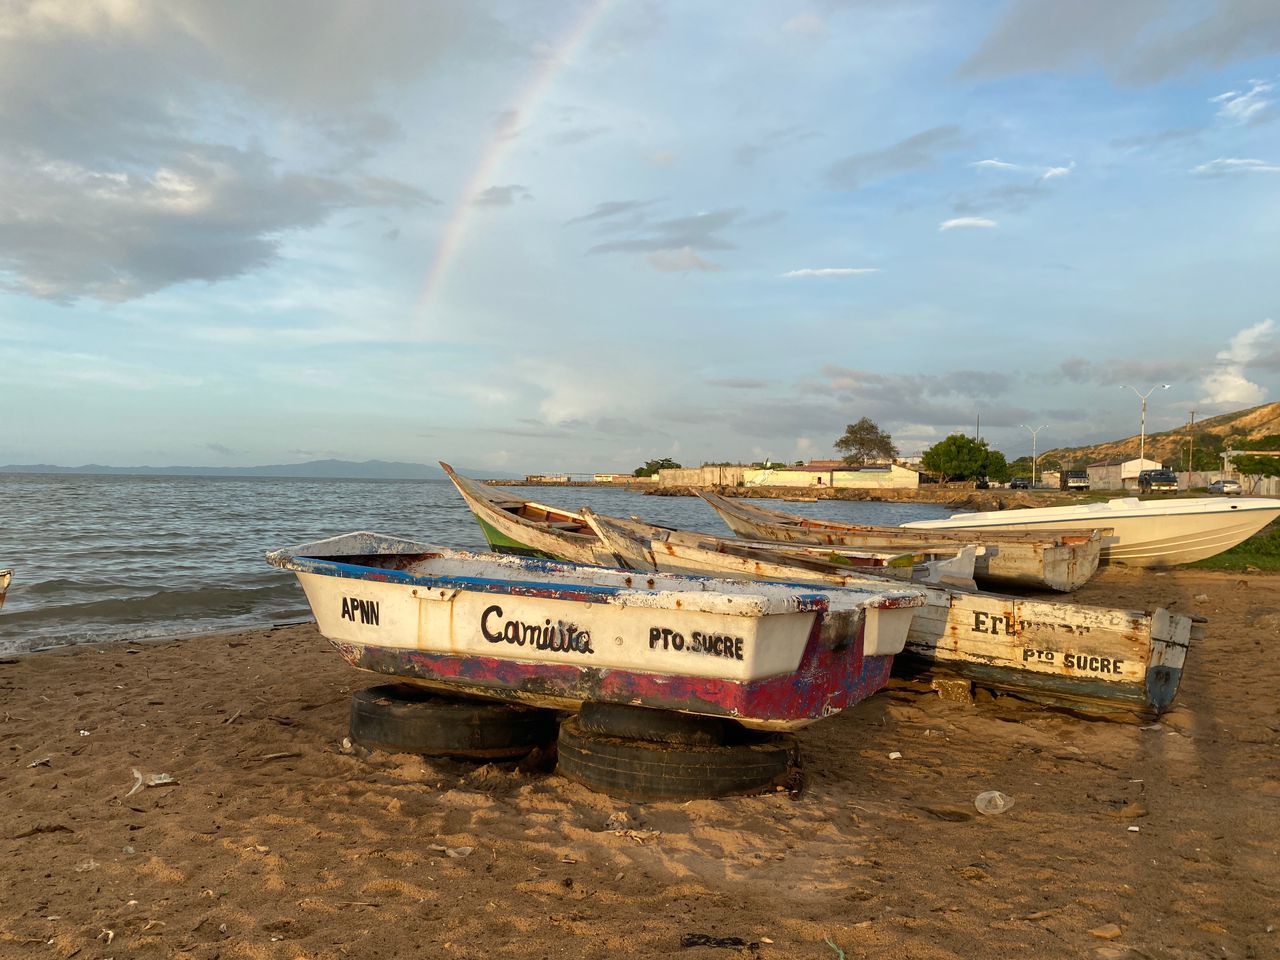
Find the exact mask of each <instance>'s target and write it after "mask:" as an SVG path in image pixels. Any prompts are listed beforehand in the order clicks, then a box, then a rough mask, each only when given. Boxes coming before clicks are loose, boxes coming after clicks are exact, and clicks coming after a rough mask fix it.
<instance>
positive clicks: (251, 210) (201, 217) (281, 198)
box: [0, 143, 430, 301]
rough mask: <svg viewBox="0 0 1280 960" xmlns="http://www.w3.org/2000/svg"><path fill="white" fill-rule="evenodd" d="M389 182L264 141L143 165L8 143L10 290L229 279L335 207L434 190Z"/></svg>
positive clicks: (3, 255) (0, 210)
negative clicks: (316, 165) (89, 162)
mask: <svg viewBox="0 0 1280 960" xmlns="http://www.w3.org/2000/svg"><path fill="white" fill-rule="evenodd" d="M387 183H388V181H378V182H377V183H376V184H373V185H371V184H370V183H369V182H367V181H352V180H343V179H337V178H333V177H326V176H320V175H315V174H305V173H295V172H288V171H284V170H281V169H280V168H279V165H278V164H277V163H276V162H275V161H274V160H273V159H272V158H271V157H269V156H267V155H266V154H264V153H262V152H259V151H252V150H236V149H233V148H230V147H214V146H208V145H200V144H194V143H189V144H186V146H185V149H184V150H183V151H182V152H181V153H178V152H175V153H173V154H171V155H170V156H168V157H167V158H166V162H164V163H163V164H161V165H159V166H155V167H152V168H151V169H148V170H145V171H141V172H135V171H132V170H130V169H128V168H127V167H123V166H117V165H114V164H113V165H111V166H106V167H92V166H86V165H81V164H78V163H74V162H70V161H67V160H54V159H49V158H46V159H44V160H43V161H42V162H36V163H31V162H22V161H18V160H16V158H13V157H9V156H5V155H4V153H3V150H2V149H0V190H2V192H3V195H4V196H5V197H6V200H7V202H6V204H5V205H4V206H3V207H0V269H2V270H3V271H4V272H5V273H7V274H8V276H9V279H8V282H7V283H6V285H7V286H8V287H10V288H11V289H15V290H19V291H22V292H24V293H27V294H30V295H32V296H37V297H44V298H47V299H53V300H61V301H68V300H72V299H75V298H77V297H92V298H96V299H99V300H106V301H122V300H127V299H130V298H133V297H138V296H142V295H144V294H147V293H151V292H153V291H156V290H159V289H161V288H163V287H166V286H169V285H171V284H175V283H181V282H184V281H189V280H205V281H216V280H222V279H226V278H229V277H234V276H237V275H239V274H243V273H246V272H248V271H251V270H254V269H257V268H259V267H262V266H264V265H265V264H267V263H269V262H271V261H272V260H273V259H274V258H275V256H276V253H277V251H278V249H279V246H280V242H281V241H280V236H279V235H280V234H281V233H282V232H284V231H288V230H297V229H303V228H307V227H314V226H316V225H318V224H320V223H322V222H323V221H324V220H325V219H327V218H328V217H329V216H330V214H332V213H333V212H334V211H337V210H340V209H345V208H351V207H359V206H382V207H387V206H391V207H399V208H407V207H412V206H416V205H420V204H423V203H427V202H429V200H430V198H429V197H427V196H426V195H425V194H423V193H421V192H420V191H415V190H414V189H413V188H411V187H408V186H407V185H397V187H398V189H396V190H394V191H392V190H388V189H387V186H386V185H387Z"/></svg>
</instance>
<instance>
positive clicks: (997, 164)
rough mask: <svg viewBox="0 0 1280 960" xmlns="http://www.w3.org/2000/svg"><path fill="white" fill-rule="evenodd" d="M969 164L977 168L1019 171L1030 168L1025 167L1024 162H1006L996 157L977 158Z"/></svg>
mask: <svg viewBox="0 0 1280 960" xmlns="http://www.w3.org/2000/svg"><path fill="white" fill-rule="evenodd" d="M969 166H971V167H973V168H975V169H977V170H1018V171H1021V170H1027V169H1029V168H1028V167H1024V166H1023V165H1022V164H1020V163H1005V161H1003V160H996V159H994V158H992V159H990V160H975V161H974V162H973V163H971V164H969Z"/></svg>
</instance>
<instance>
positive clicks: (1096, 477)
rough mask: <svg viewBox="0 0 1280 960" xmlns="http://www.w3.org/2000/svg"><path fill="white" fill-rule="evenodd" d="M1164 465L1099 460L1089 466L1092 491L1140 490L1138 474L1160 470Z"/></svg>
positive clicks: (1138, 461)
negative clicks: (1144, 471)
mask: <svg viewBox="0 0 1280 960" xmlns="http://www.w3.org/2000/svg"><path fill="white" fill-rule="evenodd" d="M1163 466H1164V464H1162V463H1160V462H1159V461H1158V460H1142V459H1139V458H1138V457H1134V458H1133V459H1132V460H1123V459H1115V460H1099V461H1098V462H1097V463H1091V464H1089V467H1088V470H1089V489H1090V490H1134V491H1136V490H1137V489H1138V474H1139V473H1141V472H1142V471H1143V470H1159V469H1160V468H1161V467H1163Z"/></svg>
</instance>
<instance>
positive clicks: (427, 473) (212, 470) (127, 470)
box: [0, 460, 517, 480]
mask: <svg viewBox="0 0 1280 960" xmlns="http://www.w3.org/2000/svg"><path fill="white" fill-rule="evenodd" d="M462 472H463V473H465V474H467V475H469V476H473V477H487V478H490V479H495V480H505V479H512V478H515V477H516V476H517V475H516V474H513V473H507V472H503V471H494V470H478V469H470V468H463V469H462ZM0 473H75V474H97V475H108V476H134V477H139V476H142V477H146V476H164V477H293V478H296V479H310V480H337V479H343V480H441V479H443V478H444V471H443V470H441V469H440V468H439V467H435V466H428V465H427V464H425V463H398V462H395V461H389V460H363V461H360V462H356V461H352V460H308V461H306V462H305V463H273V464H267V465H264V466H257V467H107V466H103V465H102V464H99V463H87V464H84V465H83V466H79V467H60V466H55V465H53V464H48V463H31V464H8V465H6V466H0Z"/></svg>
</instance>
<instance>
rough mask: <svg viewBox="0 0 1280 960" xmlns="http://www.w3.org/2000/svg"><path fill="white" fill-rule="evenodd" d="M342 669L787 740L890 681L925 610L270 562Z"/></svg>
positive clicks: (362, 537)
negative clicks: (701, 718)
mask: <svg viewBox="0 0 1280 960" xmlns="http://www.w3.org/2000/svg"><path fill="white" fill-rule="evenodd" d="M267 560H268V562H270V563H271V564H273V565H274V566H277V567H281V568H283V569H286V570H292V571H293V572H295V573H296V574H297V576H298V579H299V581H300V582H301V584H302V588H303V590H304V591H305V592H306V595H307V599H308V601H309V602H310V604H311V608H312V610H313V611H314V613H315V616H316V620H317V623H318V625H319V629H320V632H321V633H322V634H323V635H324V636H325V637H327V638H328V639H329V640H330V641H331V642H332V643H333V644H334V645H335V646H336V647H337V648H338V650H339V652H340V653H341V654H342V656H343V657H344V658H345V659H346V660H347V661H348V662H349V663H351V664H352V665H353V666H356V667H359V668H361V669H365V670H370V671H373V672H376V673H381V674H389V675H392V676H396V677H401V678H405V679H409V680H413V681H417V682H420V683H424V684H427V685H429V686H434V687H438V688H442V689H446V690H451V691H455V692H459V693H465V694H469V695H479V696H485V697H491V698H496V699H499V700H507V701H513V702H519V703H527V704H532V705H535V706H542V707H552V708H560V709H565V708H567V709H576V708H577V707H578V706H579V705H581V704H582V703H584V702H586V701H598V702H606V703H622V704H635V705H639V706H646V707H653V708H658V709H664V710H674V711H679V712H685V713H693V714H704V715H708V716H720V717H730V718H733V719H735V720H737V721H739V722H741V723H742V724H743V725H745V726H748V727H753V728H756V729H762V730H788V729H792V728H796V727H801V726H804V725H805V724H808V723H811V722H813V721H814V720H817V719H820V718H822V717H825V716H828V715H831V714H834V713H837V712H839V711H840V710H843V709H844V708H846V707H849V706H852V705H853V704H855V703H857V702H858V701H860V700H862V699H865V698H866V697H868V696H870V695H871V694H873V693H875V692H876V691H877V690H879V689H880V688H881V687H882V686H883V685H884V683H885V682H886V681H887V680H888V677H889V670H890V668H891V666H892V662H893V655H894V654H896V653H898V652H900V651H901V650H902V648H903V645H904V643H905V641H906V637H907V632H908V630H909V628H910V625H911V618H912V615H913V614H914V612H915V610H916V609H917V608H918V607H920V606H921V605H922V604H923V603H924V596H923V594H922V593H921V592H920V591H919V590H916V589H912V588H910V587H907V586H906V585H904V586H903V587H901V588H900V587H898V586H897V585H896V584H891V583H884V584H874V585H864V586H862V587H859V588H846V587H832V586H803V585H784V584H770V583H750V582H740V581H729V580H718V579H713V578H709V577H686V576H674V575H667V574H644V573H636V572H629V571H623V570H608V569H600V568H591V567H582V566H577V565H574V564H565V563H557V562H552V561H547V560H541V559H535V558H529V557H516V556H500V555H496V554H475V553H469V552H465V551H460V550H451V549H446V548H443V547H436V546H432V545H430V544H424V543H418V542H414V541H411V540H402V539H399V538H396V537H388V536H382V535H380V534H375V533H351V534H346V535H344V536H340V537H334V538H332V539H329V540H321V541H317V542H315V543H308V544H304V545H301V546H297V547H291V548H288V549H285V550H278V551H276V552H274V553H271V554H269V555H268V556H267Z"/></svg>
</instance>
